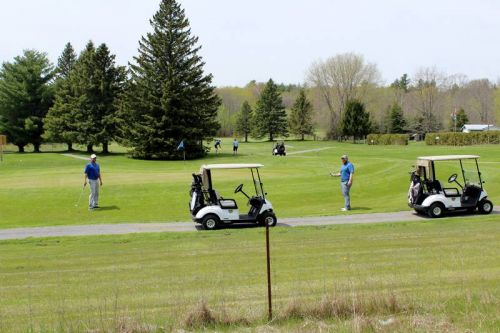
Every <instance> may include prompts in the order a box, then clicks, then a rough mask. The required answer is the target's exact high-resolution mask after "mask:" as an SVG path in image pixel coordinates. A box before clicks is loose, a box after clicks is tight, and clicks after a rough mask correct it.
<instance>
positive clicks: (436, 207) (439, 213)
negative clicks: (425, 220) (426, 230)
mask: <svg viewBox="0 0 500 333" xmlns="http://www.w3.org/2000/svg"><path fill="white" fill-rule="evenodd" d="M443 215H444V206H443V204H442V203H440V202H435V203H433V204H432V205H431V206H430V207H429V216H430V217H434V218H438V217H443Z"/></svg>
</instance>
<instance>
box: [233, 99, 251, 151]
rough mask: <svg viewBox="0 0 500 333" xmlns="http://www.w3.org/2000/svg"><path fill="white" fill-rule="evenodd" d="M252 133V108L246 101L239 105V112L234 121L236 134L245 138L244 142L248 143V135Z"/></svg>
mask: <svg viewBox="0 0 500 333" xmlns="http://www.w3.org/2000/svg"><path fill="white" fill-rule="evenodd" d="M251 131H252V107H251V106H250V104H248V102H247V101H244V102H243V104H242V105H241V111H240V113H239V114H238V118H237V119H236V132H238V133H239V134H241V135H244V136H245V142H248V135H249V134H250V132H251Z"/></svg>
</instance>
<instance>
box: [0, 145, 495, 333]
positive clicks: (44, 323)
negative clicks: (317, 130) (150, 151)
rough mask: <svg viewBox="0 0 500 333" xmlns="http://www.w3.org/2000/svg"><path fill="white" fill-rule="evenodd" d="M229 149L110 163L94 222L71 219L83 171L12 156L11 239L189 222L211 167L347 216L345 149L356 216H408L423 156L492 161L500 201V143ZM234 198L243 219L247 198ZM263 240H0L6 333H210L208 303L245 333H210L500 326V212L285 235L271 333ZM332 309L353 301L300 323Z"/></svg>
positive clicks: (315, 212)
mask: <svg viewBox="0 0 500 333" xmlns="http://www.w3.org/2000/svg"><path fill="white" fill-rule="evenodd" d="M229 143H230V142H229V141H224V143H223V154H220V155H219V156H214V155H213V154H210V155H209V156H208V157H207V158H206V159H203V160H197V161H188V162H182V161H178V162H159V161H136V160H132V159H130V158H128V157H126V156H125V155H122V154H115V155H110V156H103V157H99V159H98V160H99V163H100V164H101V166H102V169H103V178H104V187H103V189H102V201H101V206H102V207H103V208H102V209H101V210H98V211H94V212H89V211H87V209H86V203H85V200H86V198H83V199H82V201H81V202H80V206H79V207H75V204H76V201H77V199H78V196H79V194H80V191H81V186H82V182H83V175H82V170H83V166H84V164H85V161H83V160H81V159H77V158H73V157H67V156H63V155H62V154H61V153H58V152H52V153H42V154H14V153H9V154H7V155H6V156H5V161H4V163H3V164H1V165H0V214H1V215H0V227H1V228H9V227H22V226H48V225H75V224H97V223H110V222H111V223H117V222H147V221H186V220H189V219H190V216H189V212H188V209H187V202H188V200H189V196H188V190H189V185H190V182H191V173H192V172H196V171H197V170H198V169H199V166H200V165H201V164H204V163H232V162H259V163H263V164H264V165H265V167H264V169H263V170H262V176H263V180H264V185H265V188H266V190H267V192H268V193H269V198H270V199H271V201H272V202H273V204H274V206H275V208H276V211H277V214H278V217H280V216H281V217H285V216H286V217H299V216H319V215H335V214H340V212H339V208H340V207H341V206H342V198H341V195H340V190H339V184H338V179H334V178H331V177H329V175H328V174H329V172H330V171H331V170H332V169H336V168H338V166H339V163H340V161H339V156H340V155H341V154H344V153H347V154H349V155H350V156H351V159H352V161H353V163H354V164H355V166H356V179H355V185H354V188H353V192H352V194H353V195H352V197H353V208H354V210H353V211H352V212H351V213H350V214H356V213H370V212H389V211H400V210H405V209H408V208H407V206H406V191H407V188H408V178H409V177H408V171H409V170H410V169H411V167H412V165H413V163H414V161H415V158H416V157H417V156H421V155H437V154H479V155H481V156H482V158H481V163H482V164H481V167H482V171H483V175H484V178H485V180H486V181H487V183H486V189H487V190H488V191H489V194H490V198H491V199H492V201H493V202H494V203H496V204H498V202H500V191H499V190H498V188H499V186H498V185H500V175H499V173H498V167H499V165H500V151H499V149H498V147H497V146H477V147H457V148H455V147H432V148H430V147H427V146H425V145H422V144H412V145H410V146H407V147H391V146H387V147H384V146H379V147H371V146H366V145H353V144H346V143H344V144H340V143H336V142H290V143H289V145H290V146H291V147H289V149H288V152H289V153H293V154H290V155H289V156H287V157H285V158H279V157H272V156H270V150H271V145H270V144H269V143H251V144H241V146H240V151H241V155H239V156H236V157H233V156H232V155H230V154H224V153H225V152H227V151H228V150H229V147H230V146H229ZM81 156H86V155H83V154H82V155H81ZM440 172H442V174H439V173H438V175H439V176H440V177H441V178H447V177H448V176H449V174H450V173H452V172H456V171H455V170H453V168H452V166H451V165H446V166H445V168H444V169H443V170H441V171H440ZM215 177H217V174H215ZM216 180H219V181H220V186H218V187H217V189H218V190H219V192H221V194H222V195H223V196H226V197H233V196H234V194H232V190H233V189H234V187H236V185H238V184H239V183H241V182H243V183H244V184H245V189H251V185H252V184H251V183H250V182H249V181H248V174H246V173H245V172H243V171H234V172H228V173H225V174H224V175H222V174H221V175H220V178H216ZM86 194H88V192H87V193H86ZM234 197H235V198H238V204H239V206H240V207H246V202H245V200H243V196H242V195H241V194H239V195H236V196H234ZM264 244H265V243H264V230H263V229H261V228H251V229H224V230H218V231H213V232H187V233H172V234H170V233H158V234H132V235H121V236H93V237H60V238H45V239H25V240H11V241H0V332H14V333H15V332H27V331H28V332H95V333H97V332H146V333H148V332H169V331H172V330H179V329H186V328H187V329H189V330H192V331H199V330H202V329H201V328H200V327H199V326H195V327H187V326H186V322H185V319H186V318H187V317H188V314H190V313H193V309H195V308H196V307H197V304H199V303H200V302H201V301H204V302H205V303H206V304H207V306H208V307H209V308H210V309H212V311H213V314H214V316H215V317H217V318H222V321H225V320H227V321H229V322H231V320H233V321H235V322H236V324H235V326H234V325H233V326H227V325H218V324H212V325H211V326H209V330H216V331H238V330H241V331H248V330H250V331H263V332H266V331H273V332H274V331H275V330H281V331H283V332H288V331H296V332H317V331H329V332H361V331H396V332H408V331H416V332H429V331H438V332H441V331H447V332H464V331H466V330H471V331H474V332H497V331H499V330H500V322H499V318H500V313H499V310H498V309H499V308H500V303H499V298H500V279H499V276H500V265H499V264H498V262H499V257H500V246H499V244H500V221H499V216H498V214H492V215H489V216H481V217H475V218H468V217H467V216H461V217H458V218H450V219H438V220H430V219H426V220H422V222H411V223H404V222H403V223H382V224H374V225H361V224H359V225H342V226H340V225H339V226H322V227H320V226H316V227H297V228H286V227H278V228H273V229H271V251H272V279H273V294H274V306H275V307H274V309H275V316H276V318H277V320H276V321H273V322H271V323H267V322H266V275H265V268H266V266H265V248H264ZM325 299H334V300H335V302H337V303H335V304H344V305H345V307H344V310H343V312H341V313H340V314H339V315H336V316H326V317H320V318H317V317H309V316H307V315H306V316H304V315H301V314H300V313H303V312H301V311H302V310H300V308H301V307H302V308H303V307H313V308H314V307H316V308H321V304H323V303H322V302H323V301H324V300H325ZM370 300H374V302H375V303H370V302H371V301H370ZM384 300H392V301H390V302H389V303H390V305H391V306H390V307H387V306H384V305H383V304H385V303H384V302H385V301H384ZM355 304H365V305H355ZM366 304H368V305H366ZM369 304H375V305H374V306H372V305H369ZM351 305H352V306H351ZM228 318H229V319H228ZM231 318H232V319H231ZM238 318H239V319H238ZM280 318H281V319H280Z"/></svg>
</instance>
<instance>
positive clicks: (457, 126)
mask: <svg viewBox="0 0 500 333" xmlns="http://www.w3.org/2000/svg"><path fill="white" fill-rule="evenodd" d="M455 117H456V120H454V119H453V118H452V119H451V122H450V131H452V132H456V131H459V130H461V129H462V127H464V125H465V124H467V123H468V122H469V117H467V114H466V113H465V110H464V109H463V108H460V110H458V112H457V114H456V115H455Z"/></svg>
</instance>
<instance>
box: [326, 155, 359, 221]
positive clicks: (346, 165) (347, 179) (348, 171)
mask: <svg viewBox="0 0 500 333" xmlns="http://www.w3.org/2000/svg"><path fill="white" fill-rule="evenodd" d="M341 160H342V166H341V167H340V172H338V173H335V174H331V175H332V176H334V177H340V187H341V189H342V195H343V196H344V208H342V211H348V210H351V198H350V196H349V190H350V189H351V186H352V180H353V175H354V165H352V163H351V162H349V157H348V156H347V155H342V157H341Z"/></svg>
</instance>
